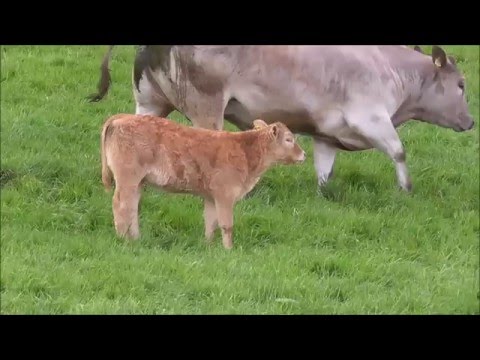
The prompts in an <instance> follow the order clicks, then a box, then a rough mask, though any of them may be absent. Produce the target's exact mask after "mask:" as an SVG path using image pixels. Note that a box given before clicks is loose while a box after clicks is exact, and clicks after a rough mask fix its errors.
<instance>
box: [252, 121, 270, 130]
mask: <svg viewBox="0 0 480 360" xmlns="http://www.w3.org/2000/svg"><path fill="white" fill-rule="evenodd" d="M267 126H268V124H267V123H266V122H265V121H263V120H261V119H257V120H254V121H253V128H254V129H255V130H260V129H263V128H266V127H267Z"/></svg>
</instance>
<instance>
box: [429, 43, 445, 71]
mask: <svg viewBox="0 0 480 360" xmlns="http://www.w3.org/2000/svg"><path fill="white" fill-rule="evenodd" d="M432 61H433V63H434V64H435V65H436V66H437V67H439V68H442V67H444V66H445V65H446V64H447V54H445V51H443V49H442V48H441V47H440V46H437V45H435V46H433V47H432Z"/></svg>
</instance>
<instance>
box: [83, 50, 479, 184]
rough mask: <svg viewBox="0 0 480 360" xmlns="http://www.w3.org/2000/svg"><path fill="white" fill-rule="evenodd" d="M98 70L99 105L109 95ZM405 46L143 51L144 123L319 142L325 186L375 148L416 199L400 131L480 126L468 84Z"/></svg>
mask: <svg viewBox="0 0 480 360" xmlns="http://www.w3.org/2000/svg"><path fill="white" fill-rule="evenodd" d="M111 49H112V48H111V47H110V48H109V51H108V53H107V54H106V55H105V58H104V61H103V63H102V67H101V73H102V76H101V79H100V83H99V93H98V94H96V95H94V96H92V97H91V100H92V101H98V100H100V99H101V98H102V97H103V96H104V95H105V94H106V93H107V91H108V86H109V83H110V75H109V70H108V61H109V58H110V54H111ZM415 50H417V51H414V50H413V49H411V48H408V47H407V46H159V45H156V46H141V47H139V49H138V51H137V55H136V58H135V64H134V68H133V82H134V96H135V99H136V113H137V114H155V115H158V116H162V117H165V116H167V115H168V114H169V113H170V112H171V111H173V110H174V109H177V110H178V111H180V112H181V113H183V114H184V115H185V116H187V117H188V118H189V119H190V121H191V122H192V123H193V125H194V126H196V127H203V128H209V129H222V128H223V121H224V118H225V119H227V120H228V121H230V122H231V123H233V124H235V125H236V126H238V127H239V128H240V129H246V128H250V127H251V126H252V122H253V120H254V119H257V118H261V119H264V120H265V121H266V122H267V123H271V122H273V121H281V122H283V123H285V124H286V125H287V126H288V127H289V128H290V129H291V130H292V131H293V132H295V133H303V134H309V135H311V136H312V137H313V140H314V163H315V168H316V171H317V177H318V184H319V185H320V186H322V185H323V184H325V183H326V181H327V180H328V179H329V177H330V176H331V174H332V169H333V164H334V161H335V156H336V153H337V151H338V150H339V149H341V150H348V151H358V150H365V149H371V148H377V149H379V150H381V151H383V152H384V153H385V154H387V155H388V156H389V157H390V158H391V159H392V160H393V161H394V163H395V166H396V172H397V179H398V183H399V185H400V187H401V188H402V189H404V190H407V191H410V190H411V181H410V177H409V175H408V170H407V166H406V161H405V151H404V148H403V145H402V142H401V141H400V139H399V137H398V134H397V132H396V130H395V128H396V127H398V126H399V125H400V124H402V123H404V122H406V121H408V120H410V119H417V120H420V121H425V122H428V123H431V124H436V125H439V126H442V127H446V128H451V129H453V130H455V131H465V130H469V129H471V128H472V127H473V124H474V122H473V118H472V116H471V115H470V113H469V111H468V107H467V102H466V97H465V79H464V78H463V76H462V74H461V73H460V71H459V69H458V68H457V66H456V63H455V60H454V59H453V58H452V57H450V56H447V55H446V54H445V52H444V51H443V50H442V49H441V48H440V47H438V46H434V47H433V48H432V55H431V56H429V55H425V54H423V52H422V51H421V50H420V49H419V48H418V47H417V48H416V49H415Z"/></svg>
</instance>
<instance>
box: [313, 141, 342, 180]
mask: <svg viewBox="0 0 480 360" xmlns="http://www.w3.org/2000/svg"><path fill="white" fill-rule="evenodd" d="M336 155H337V149H336V148H335V147H333V146H332V145H330V144H328V143H327V142H325V141H322V140H320V139H317V138H314V139H313V159H314V164H315V170H316V172H317V180H318V186H319V187H320V188H321V187H323V186H324V185H325V184H326V183H327V181H328V180H329V179H330V178H331V177H332V175H333V165H334V163H335V157H336Z"/></svg>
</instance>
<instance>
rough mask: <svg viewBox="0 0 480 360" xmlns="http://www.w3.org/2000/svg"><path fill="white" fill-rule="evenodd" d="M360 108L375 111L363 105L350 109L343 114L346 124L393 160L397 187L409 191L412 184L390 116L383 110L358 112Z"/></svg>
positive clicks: (402, 149)
mask: <svg viewBox="0 0 480 360" xmlns="http://www.w3.org/2000/svg"><path fill="white" fill-rule="evenodd" d="M362 108H363V109H375V107H368V106H365V105H363V106H358V107H355V108H352V109H351V110H350V111H348V112H345V120H346V122H347V123H348V125H349V127H350V128H351V129H352V130H353V131H355V132H357V133H358V134H359V135H361V136H363V137H364V138H365V139H366V140H368V141H369V142H370V143H371V144H372V145H373V146H375V147H376V148H377V149H379V150H381V151H383V152H384V153H385V154H387V155H388V156H389V157H390V158H391V159H392V160H393V162H394V163H395V168H396V172H397V180H398V184H399V186H400V187H401V188H402V189H403V190H405V191H411V189H412V183H411V180H410V176H409V174H408V169H407V165H406V157H405V150H404V148H403V145H402V142H401V141H400V138H399V137H398V133H397V131H396V130H395V128H394V126H393V124H392V121H391V119H390V116H389V115H388V113H387V112H386V111H384V110H383V109H377V110H376V111H371V110H364V111H359V109H362Z"/></svg>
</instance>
